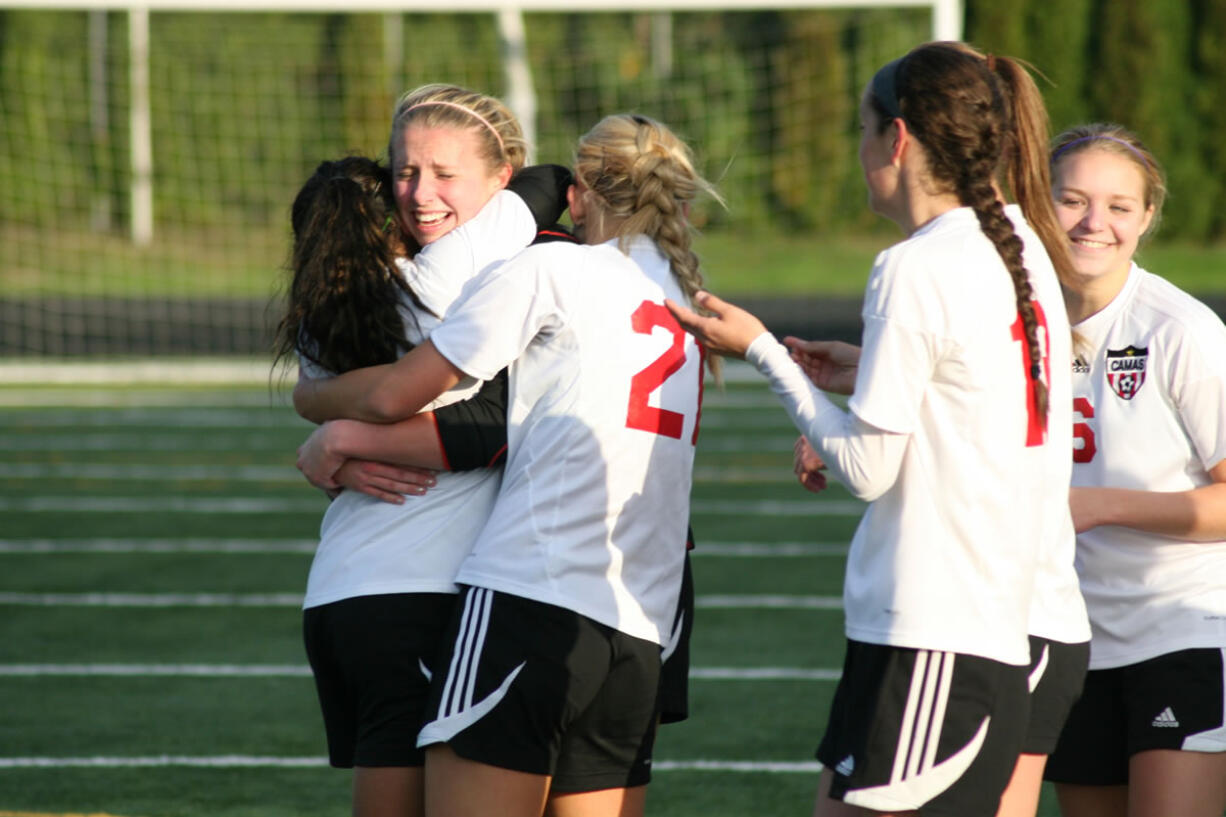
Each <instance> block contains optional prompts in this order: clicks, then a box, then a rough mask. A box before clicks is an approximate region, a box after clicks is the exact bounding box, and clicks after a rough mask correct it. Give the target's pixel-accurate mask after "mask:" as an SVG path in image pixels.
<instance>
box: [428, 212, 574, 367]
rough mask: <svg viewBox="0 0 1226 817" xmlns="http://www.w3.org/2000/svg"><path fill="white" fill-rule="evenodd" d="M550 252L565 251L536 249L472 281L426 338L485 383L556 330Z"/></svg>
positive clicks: (560, 246)
mask: <svg viewBox="0 0 1226 817" xmlns="http://www.w3.org/2000/svg"><path fill="white" fill-rule="evenodd" d="M534 232H535V231H534ZM551 249H559V250H565V249H567V247H566V245H563V244H554V245H546V246H543V247H534V248H532V249H530V250H528V251H527V252H524V253H521V254H520V255H518V256H516V257H515V258H513V259H511V260H510V261H508V262H507V263H505V264H503V265H502V266H500V267H498V268H497V269H494V270H491V271H489V272H488V273H487V274H485V275H483V276H482V277H481V278H480V279H478V280H474V281H472V282H471V283H470V284H469V285H468V286H467V287H466V288H465V292H464V295H463V296H462V298H461V300H459V301H457V302H456V303H455V304H454V305H453V306H452V308H451V309H450V310H449V311H448V312H447V315H446V317H445V319H444V320H443V322H442V323H441V324H440V325H439V326H438V327H437V328H436V329H435V330H434V331H433V332H432V333H431V334H430V341H431V342H432V343H433V344H434V347H435V349H437V350H438V352H439V354H441V355H442V356H443V357H445V358H447V360H448V361H450V362H451V363H452V365H454V366H455V367H456V368H458V369H459V370H460V371H462V372H464V373H465V374H467V375H469V376H470V377H474V378H476V379H478V380H489V379H491V378H493V377H494V375H496V374H497V373H498V372H499V371H500V370H501V369H504V368H506V367H507V366H509V365H510V364H511V363H512V362H513V361H514V360H515V359H516V358H518V357H519V356H520V355H521V354H522V353H523V351H524V350H525V349H527V348H528V344H529V343H531V342H532V339H533V338H534V337H536V336H537V334H539V333H541V332H544V331H549V330H550V329H553V328H556V327H558V326H560V325H561V322H562V321H563V315H562V310H561V308H560V307H559V305H558V303H557V293H556V291H555V289H554V286H553V280H552V277H551V275H550V273H549V266H550V256H549V255H548V252H549V251H550V250H551Z"/></svg>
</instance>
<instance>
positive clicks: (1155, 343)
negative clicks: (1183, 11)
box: [1045, 124, 1226, 817]
mask: <svg viewBox="0 0 1226 817" xmlns="http://www.w3.org/2000/svg"><path fill="white" fill-rule="evenodd" d="M1052 176H1053V182H1054V184H1053V188H1054V195H1055V202H1056V214H1057V217H1058V218H1059V220H1060V223H1061V226H1062V227H1063V228H1064V230H1065V231H1066V232H1067V234H1068V239H1069V248H1070V251H1071V254H1072V260H1073V267H1074V270H1073V274H1072V275H1071V276H1069V278H1068V280H1066V281H1065V299H1066V301H1067V304H1068V312H1069V320H1070V322H1071V323H1072V324H1073V327H1072V328H1073V333H1074V344H1075V346H1074V357H1075V359H1074V364H1073V396H1074V402H1073V412H1074V431H1073V436H1074V449H1073V462H1074V465H1073V490H1072V494H1071V505H1072V511H1073V521H1074V524H1075V525H1076V528H1077V531H1078V535H1077V568H1078V573H1079V575H1080V579H1081V588H1082V592H1083V594H1084V595H1085V600H1086V605H1087V607H1088V608H1089V613H1090V623H1091V626H1092V629H1093V637H1092V640H1091V645H1090V672H1089V674H1088V675H1087V677H1086V682H1085V690H1084V692H1083V694H1082V698H1081V700H1080V701H1079V702H1078V703H1077V705H1076V706H1075V708H1074V709H1073V712H1072V714H1071V715H1070V717H1069V720H1068V723H1067V725H1066V726H1065V729H1064V732H1063V734H1062V735H1061V737H1060V742H1059V745H1058V747H1057V749H1056V751H1055V753H1054V754H1053V755H1052V758H1051V761H1050V762H1049V765H1048V767H1047V773H1046V775H1045V776H1046V777H1047V778H1048V779H1049V780H1053V781H1055V782H1056V783H1057V787H1056V788H1057V792H1058V795H1059V799H1060V807H1061V811H1062V812H1063V813H1064V814H1065V815H1066V817H1098V815H1124V814H1128V815H1130V817H1150V816H1151V815H1152V816H1153V817H1157V816H1158V815H1173V814H1178V815H1181V817H1198V816H1199V815H1205V817H1208V816H1209V815H1213V817H1218V815H1221V814H1222V811H1223V809H1224V808H1226V720H1224V718H1223V698H1224V694H1226V681H1224V661H1223V657H1224V655H1226V649H1224V648H1226V354H1224V352H1226V327H1224V326H1223V325H1222V322H1221V320H1219V319H1218V317H1217V316H1216V315H1215V314H1214V313H1213V312H1212V311H1210V310H1209V308H1208V307H1206V306H1205V305H1204V304H1202V303H1200V302H1199V301H1197V300H1196V299H1195V298H1193V297H1192V296H1190V295H1188V294H1187V293H1185V292H1183V291H1181V290H1179V289H1177V288H1176V287H1175V286H1173V285H1172V284H1170V283H1168V282H1167V281H1165V280H1163V279H1162V278H1159V277H1158V276H1156V275H1153V274H1151V273H1149V272H1146V271H1145V270H1143V269H1142V268H1141V267H1139V266H1137V264H1136V262H1135V261H1134V260H1133V256H1134V254H1135V253H1136V250H1137V246H1138V244H1139V243H1140V242H1141V241H1142V240H1143V239H1144V238H1145V237H1146V236H1148V235H1149V234H1150V233H1152V232H1153V230H1154V227H1155V225H1156V224H1157V223H1158V219H1159V216H1160V214H1161V211H1162V201H1163V198H1164V196H1165V193H1166V188H1165V183H1164V180H1163V176H1162V171H1161V169H1160V168H1159V166H1158V163H1157V162H1156V161H1155V159H1154V157H1153V155H1152V154H1151V153H1150V152H1149V151H1148V150H1147V149H1146V148H1145V146H1144V145H1143V144H1141V142H1140V141H1139V140H1138V139H1137V138H1136V136H1134V135H1133V134H1131V133H1129V132H1128V131H1126V130H1124V129H1123V128H1120V127H1118V126H1115V125H1103V124H1095V125H1087V126H1083V127H1079V128H1074V129H1072V130H1070V131H1067V132H1066V133H1064V134H1062V135H1061V136H1059V137H1058V138H1057V139H1056V142H1055V148H1054V150H1053V151H1052Z"/></svg>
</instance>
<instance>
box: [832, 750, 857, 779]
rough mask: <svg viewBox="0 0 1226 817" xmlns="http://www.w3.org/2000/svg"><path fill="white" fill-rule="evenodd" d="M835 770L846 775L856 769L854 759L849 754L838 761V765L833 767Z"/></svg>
mask: <svg viewBox="0 0 1226 817" xmlns="http://www.w3.org/2000/svg"><path fill="white" fill-rule="evenodd" d="M834 770H835V772H837V773H838V774H841V775H843V776H844V777H847V776H848V775H849V774H851V773H852V772H854V771H855V770H856V759H855V758H854V757H852V756H851V755H848V756H847V757H845V758H843V759H842V760H840V761H839V765H837V766H835V767H834Z"/></svg>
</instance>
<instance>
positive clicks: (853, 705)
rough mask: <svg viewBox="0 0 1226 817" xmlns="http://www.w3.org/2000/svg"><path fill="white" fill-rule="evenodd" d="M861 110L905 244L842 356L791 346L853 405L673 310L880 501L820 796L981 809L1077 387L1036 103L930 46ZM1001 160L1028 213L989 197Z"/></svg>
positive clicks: (1008, 771) (887, 205)
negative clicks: (744, 369) (745, 370)
mask: <svg viewBox="0 0 1226 817" xmlns="http://www.w3.org/2000/svg"><path fill="white" fill-rule="evenodd" d="M860 122H861V128H862V135H861V141H860V152H859V155H860V162H861V166H862V167H863V170H864V175H865V181H866V183H867V186H868V189H869V204H870V206H871V207H872V209H873V210H875V211H876V212H877V213H879V214H881V215H883V216H885V217H887V218H889V219H890V220H892V221H894V222H895V223H896V224H897V225H898V226H899V227H900V228H902V230H903V231H904V232H905V233H906V234H907V238H906V239H905V240H904V241H902V242H901V243H899V244H896V245H894V246H893V247H891V248H889V249H887V250H886V251H884V252H883V253H881V254H880V255H879V256H878V257H877V260H876V262H875V264H874V267H873V272H872V275H871V277H870V279H869V284H868V289H867V291H866V294H865V305H864V314H863V317H864V322H865V330H864V336H863V344H862V350H861V351H860V352H859V354H858V355H855V354H854V352H853V351H852V350H854V347H849V346H848V345H846V344H843V345H839V346H838V347H837V349H838V350H840V351H841V352H852V356H853V357H854V358H855V359H854V360H847V359H831V360H825V359H823V358H822V356H821V350H817V351H816V352H815V353H813V354H812V355H811V356H810V357H807V356H806V355H807V354H809V353H808V352H807V351H806V348H805V346H804V345H803V344H798V343H796V342H793V348H794V350H795V353H796V355H797V356H798V357H799V358H800V359H801V360H802V361H804V363H805V365H806V366H807V367H808V368H809V370H810V371H812V372H813V374H814V376H815V377H816V378H817V382H816V386H817V387H822V388H831V387H835V386H839V387H838V388H834V389H833V390H836V391H840V390H841V391H843V392H844V393H851V394H852V397H851V399H850V402H849V410H848V411H845V410H843V409H841V408H839V407H838V406H836V405H835V404H833V403H832V402H830V400H829V399H828V398H827V397H826V396H825V395H824V394H822V393H821V391H819V390H818V388H815V386H814V383H812V382H810V379H809V377H806V372H805V371H804V370H802V368H801V367H799V366H797V365H796V363H794V362H793V361H792V360H791V359H790V356H789V352H788V349H787V348H785V347H784V346H783V345H781V344H779V343H778V342H777V341H775V339H774V338H773V337H772V336H771V335H770V334H769V333H768V332H766V331H765V329H764V327H763V326H762V324H761V322H760V321H758V320H757V319H756V318H754V317H753V316H752V315H750V314H749V313H747V312H745V311H744V310H740V309H738V308H736V307H733V306H731V305H729V304H726V303H724V302H723V301H720V300H719V299H718V298H715V297H714V296H710V295H705V294H703V295H700V296H699V297H698V298H697V302H698V304H699V305H700V306H704V307H706V308H707V309H710V310H712V311H713V312H714V313H715V316H714V317H711V318H703V317H700V316H699V315H697V314H695V313H694V312H692V311H690V310H687V309H685V308H683V307H676V308H675V310H674V311H675V312H676V314H677V315H678V318H679V319H680V320H681V322H682V324H683V325H684V326H686V328H687V329H690V330H691V331H693V332H695V333H697V334H698V336H699V337H700V339H702V340H703V341H704V343H706V344H708V345H709V346H710V348H711V349H712V351H721V350H723V351H725V352H727V353H729V354H733V355H737V356H744V357H745V358H746V359H747V360H749V361H750V362H752V363H753V364H754V365H755V366H757V367H758V368H759V370H760V371H762V372H763V373H764V374H765V375H766V376H767V377H768V378H769V379H770V382H771V385H772V388H773V389H774V390H775V391H776V393H777V394H778V395H779V396H780V397H781V399H782V400H783V402H784V404H785V405H786V407H787V408H788V410H789V412H790V413H791V415H792V417H793V420H794V421H795V422H796V424H797V426H798V427H799V428H800V430H801V431H802V433H803V434H804V435H805V437H806V438H807V439H808V441H809V442H810V443H811V444H812V447H813V449H814V450H815V451H816V452H817V453H818V454H820V456H821V459H822V460H824V461H825V463H826V464H827V466H828V467H829V468H830V470H831V471H832V472H833V473H834V474H836V475H837V476H838V477H839V478H840V479H841V481H842V482H843V483H844V484H845V485H846V486H847V487H848V488H849V489H850V490H851V491H852V493H853V494H855V495H856V496H858V497H860V498H862V499H866V500H869V501H870V504H869V507H868V509H867V511H866V513H865V515H864V518H863V519H862V520H861V523H860V526H859V528H858V529H857V531H856V534H855V537H854V538H853V540H852V544H851V550H850V554H849V557H848V566H847V576H846V580H845V585H844V608H845V611H846V619H847V623H846V627H847V637H848V644H847V655H846V658H845V661H844V667H843V676H842V679H841V681H840V683H839V686H838V688H837V690H836V692H835V697H834V701H833V704H832V706H831V712H830V718H829V721H828V724H827V730H826V734H825V736H824V737H823V739H822V741H821V745H820V746H819V748H818V750H817V757H818V759H819V760H820V761H821V762H822V764H823V765H824V767H825V768H824V770H823V771H822V776H821V779H820V783H819V789H818V795H817V799H816V802H815V806H814V813H815V814H816V815H818V817H825V816H826V815H850V814H866V813H891V814H897V813H903V812H913V811H921V812H923V813H933V814H952V815H985V814H994V813H995V812H996V810H997V808H998V806H999V804H1000V797H1001V793H1002V791H1003V790H1004V789H1005V787H1006V784H1007V783H1008V781H1009V779H1010V777H1011V775H1012V774H1013V771H1014V767H1015V764H1016V760H1017V757H1018V754H1019V751H1020V750H1021V749H1022V747H1023V741H1024V738H1025V733H1026V730H1027V728H1028V712H1029V692H1028V687H1027V675H1028V664H1029V660H1030V647H1029V642H1028V630H1029V622H1030V610H1031V592H1032V587H1033V585H1034V581H1035V574H1036V567H1037V563H1038V557H1039V552H1040V542H1041V541H1042V539H1043V537H1044V536H1046V535H1049V534H1050V533H1051V530H1054V529H1055V527H1056V525H1055V522H1054V521H1051V518H1052V517H1053V515H1063V516H1065V517H1066V518H1067V515H1068V510H1067V507H1066V506H1065V503H1064V500H1065V494H1066V492H1067V487H1066V486H1067V479H1068V470H1067V465H1064V467H1063V470H1060V469H1059V468H1056V467H1054V465H1053V464H1054V463H1056V462H1057V461H1060V460H1061V459H1062V458H1061V457H1057V456H1056V454H1057V453H1058V454H1063V453H1065V452H1067V445H1068V444H1069V438H1068V435H1067V433H1064V434H1060V433H1055V434H1052V433H1049V432H1050V430H1051V421H1052V420H1055V421H1062V418H1063V419H1067V417H1068V415H1067V412H1065V413H1063V414H1061V412H1060V411H1058V410H1056V409H1052V408H1050V406H1051V401H1052V400H1063V399H1067V398H1068V395H1069V380H1068V377H1069V376H1068V374H1067V373H1066V372H1065V371H1063V367H1064V366H1066V365H1068V363H1069V361H1070V353H1069V345H1070V340H1069V332H1068V325H1067V323H1066V322H1065V319H1064V309H1063V302H1062V300H1061V295H1060V286H1059V282H1058V280H1057V276H1056V273H1055V269H1054V268H1053V263H1052V260H1051V259H1050V258H1049V256H1048V254H1047V253H1046V252H1045V251H1044V246H1045V244H1046V245H1048V246H1054V247H1061V246H1062V243H1061V242H1060V240H1059V227H1058V224H1057V223H1056V221H1055V216H1054V213H1053V211H1052V205H1051V199H1050V195H1051V191H1050V186H1049V184H1048V182H1047V175H1046V170H1047V168H1046V155H1045V154H1046V127H1047V120H1046V115H1045V113H1044V111H1043V107H1042V102H1041V99H1040V97H1039V95H1038V92H1037V89H1035V87H1034V84H1033V82H1032V81H1031V80H1030V79H1029V77H1028V75H1027V74H1026V72H1025V70H1024V69H1023V68H1022V66H1021V65H1020V64H1018V63H1017V62H1015V61H1013V60H1011V59H1008V58H1005V57H986V58H985V57H984V56H983V55H981V54H979V53H977V52H975V51H974V50H972V49H970V48H969V47H967V46H964V45H961V44H956V43H930V44H927V45H923V46H920V47H918V48H916V49H914V50H913V51H911V52H909V53H908V54H906V55H905V56H903V57H901V58H899V59H898V60H895V61H894V62H891V63H889V64H888V65H886V66H884V67H883V68H881V69H880V70H879V71H878V72H877V73H876V74H875V75H874V77H873V79H872V81H871V82H870V83H869V86H868V87H867V88H866V89H865V92H864V96H863V99H862V102H861V108H860ZM1001 167H1004V169H1005V176H1006V179H1007V182H1008V187H1009V188H1010V189H1011V191H1012V193H1013V194H1014V196H1015V197H1016V198H1017V200H1018V202H1019V204H1020V207H1018V206H1014V205H1009V206H1006V205H1005V204H1004V202H1003V196H1002V190H1001V187H1000V185H999V184H998V180H997V171H998V168H1001ZM1040 236H1044V237H1045V238H1046V241H1044V240H1040ZM840 384H841V385H840ZM1056 448H1059V449H1060V450H1059V451H1058V452H1057V451H1056ZM1053 452H1054V453H1053ZM1063 462H1065V463H1066V462H1067V461H1066V460H1064V461H1063ZM1049 528H1050V529H1051V530H1049Z"/></svg>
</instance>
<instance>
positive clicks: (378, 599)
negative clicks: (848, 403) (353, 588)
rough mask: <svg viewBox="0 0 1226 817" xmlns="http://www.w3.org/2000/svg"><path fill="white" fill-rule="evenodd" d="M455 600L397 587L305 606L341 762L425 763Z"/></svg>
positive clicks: (309, 647) (331, 740)
mask: <svg viewBox="0 0 1226 817" xmlns="http://www.w3.org/2000/svg"><path fill="white" fill-rule="evenodd" d="M455 600H456V596H455V595H454V594H451V593H390V594H383V595H375V596H358V597H356V598H351V599H343V600H341V601H336V602H332V603H331V604H323V605H320V606H319V607H310V608H308V609H306V610H304V611H303V614H302V631H303V640H304V642H305V643H306V653H307V660H308V661H309V662H310V664H311V672H313V673H314V675H315V689H316V691H317V692H318V693H319V705H320V708H321V709H322V710H323V716H324V730H325V732H326V733H327V736H328V760H329V762H330V763H331V764H332V765H333V766H336V767H339V768H350V767H353V766H421V765H422V761H423V757H424V755H423V752H422V751H421V750H420V749H418V748H417V732H418V730H420V729H421V725H422V723H423V721H424V717H423V716H424V714H425V707H426V699H427V697H428V696H429V692H430V675H431V674H433V672H434V662H435V660H436V659H437V655H438V652H439V648H440V646H441V644H442V637H443V634H444V633H445V632H446V629H447V624H448V622H449V621H450V620H451V616H452V610H453V609H454V607H455Z"/></svg>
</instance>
